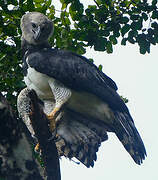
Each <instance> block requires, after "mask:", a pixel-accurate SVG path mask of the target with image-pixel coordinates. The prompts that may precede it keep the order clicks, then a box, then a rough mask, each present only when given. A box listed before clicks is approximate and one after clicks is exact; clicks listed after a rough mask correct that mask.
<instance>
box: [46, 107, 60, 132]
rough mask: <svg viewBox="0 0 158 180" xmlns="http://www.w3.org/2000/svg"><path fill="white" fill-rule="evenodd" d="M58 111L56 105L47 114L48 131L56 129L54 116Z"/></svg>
mask: <svg viewBox="0 0 158 180" xmlns="http://www.w3.org/2000/svg"><path fill="white" fill-rule="evenodd" d="M59 112H60V108H58V107H56V108H54V109H53V111H52V112H51V113H50V114H48V115H47V118H48V120H49V122H50V131H51V132H54V131H55V129H56V117H57V116H58V114H59Z"/></svg>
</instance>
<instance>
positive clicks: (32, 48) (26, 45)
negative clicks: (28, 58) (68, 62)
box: [21, 38, 51, 55]
mask: <svg viewBox="0 0 158 180" xmlns="http://www.w3.org/2000/svg"><path fill="white" fill-rule="evenodd" d="M44 48H51V46H50V44H49V43H48V42H44V43H43V44H39V45H33V44H29V43H28V42H27V41H26V40H25V39H23V38H22V39H21V49H22V55H24V54H25V53H26V52H27V51H29V52H31V51H37V50H38V51H39V50H42V49H44Z"/></svg>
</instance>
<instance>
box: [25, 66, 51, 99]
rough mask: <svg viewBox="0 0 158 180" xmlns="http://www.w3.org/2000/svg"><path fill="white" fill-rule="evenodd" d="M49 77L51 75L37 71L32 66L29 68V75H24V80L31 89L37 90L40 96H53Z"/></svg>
mask: <svg viewBox="0 0 158 180" xmlns="http://www.w3.org/2000/svg"><path fill="white" fill-rule="evenodd" d="M49 79H50V77H49V76H47V75H45V74H42V73H40V72H37V71H36V70H35V69H34V68H31V67H29V68H28V69H27V76H25V77H24V81H25V84H26V85H27V87H28V88H29V89H33V90H35V91H36V93H37V95H38V97H39V98H41V99H50V98H53V94H52V91H51V88H50V86H49V83H48V81H49ZM51 79H53V78H51Z"/></svg>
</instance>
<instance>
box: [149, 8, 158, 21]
mask: <svg viewBox="0 0 158 180" xmlns="http://www.w3.org/2000/svg"><path fill="white" fill-rule="evenodd" d="M151 17H152V18H153V19H158V11H157V10H156V11H153V13H152V16H151Z"/></svg>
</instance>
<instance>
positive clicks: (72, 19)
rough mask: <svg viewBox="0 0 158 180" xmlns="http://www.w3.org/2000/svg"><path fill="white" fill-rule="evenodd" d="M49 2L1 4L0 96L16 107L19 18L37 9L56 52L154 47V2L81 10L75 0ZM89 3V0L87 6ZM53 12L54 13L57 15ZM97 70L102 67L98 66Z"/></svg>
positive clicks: (157, 13)
mask: <svg viewBox="0 0 158 180" xmlns="http://www.w3.org/2000/svg"><path fill="white" fill-rule="evenodd" d="M52 2H53V1H51V0H1V1H0V92H3V93H5V96H6V97H7V99H8V100H9V101H10V102H11V103H12V104H16V103H15V102H16V95H17V93H19V91H20V90H21V89H22V88H23V87H24V86H25V85H24V83H23V81H22V79H23V75H22V69H21V63H22V61H21V59H22V58H21V52H20V36H21V30H20V18H21V17H22V15H23V14H25V13H26V12H28V11H30V12H31V11H39V12H41V13H44V14H46V15H47V16H48V17H49V18H50V19H52V21H53V22H54V27H55V29H54V34H53V36H52V37H51V39H50V43H51V44H52V46H53V47H55V48H62V49H68V50H71V51H73V52H76V53H78V54H84V53H85V52H86V47H88V46H89V47H93V48H94V50H96V51H106V52H107V53H112V52H113V46H114V45H116V44H118V40H121V44H122V45H126V43H127V42H129V43H132V44H138V47H139V51H140V53H141V54H145V53H150V46H151V44H153V45H156V44H157V43H158V23H157V19H158V2H157V0H152V3H148V1H147V0H93V3H92V5H90V4H89V6H88V7H85V6H84V4H82V3H81V2H80V1H79V0H60V2H59V3H61V9H57V7H55V6H54V5H53V4H52ZM91 2H92V1H89V3H91ZM57 14H58V15H57ZM100 68H101V66H100Z"/></svg>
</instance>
